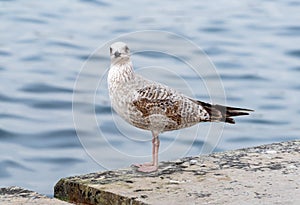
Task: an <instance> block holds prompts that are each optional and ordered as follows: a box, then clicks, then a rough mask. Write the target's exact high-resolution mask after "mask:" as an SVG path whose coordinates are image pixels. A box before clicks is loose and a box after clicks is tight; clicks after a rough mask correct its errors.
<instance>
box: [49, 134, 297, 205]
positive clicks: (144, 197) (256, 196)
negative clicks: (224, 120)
mask: <svg viewBox="0 0 300 205" xmlns="http://www.w3.org/2000/svg"><path fill="white" fill-rule="evenodd" d="M299 167H300V140H298V141H290V142H282V143H274V144H270V145H262V146H258V147H253V148H247V149H240V150H235V151H228V152H222V153H213V154H211V155H206V156H196V157H187V158H183V159H180V160H176V161H171V162H163V163H161V164H160V168H159V171H158V172H156V173H150V174H142V173H139V172H136V170H135V169H134V168H127V169H120V170H115V171H106V172H99V173H92V174H86V175H82V176H74V177H68V178H64V179H61V180H60V181H59V182H58V183H57V184H56V186H55V189H54V196H55V197H56V198H59V199H62V200H65V201H69V202H75V203H83V204H241V203H246V204H300V198H299V196H300V169H299ZM297 196H298V197H297Z"/></svg>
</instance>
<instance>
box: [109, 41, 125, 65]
mask: <svg viewBox="0 0 300 205" xmlns="http://www.w3.org/2000/svg"><path fill="white" fill-rule="evenodd" d="M129 58H130V51H129V48H128V46H127V45H126V44H125V43H123V42H116V43H113V44H112V45H111V46H110V59H111V62H112V63H117V62H121V61H123V60H129Z"/></svg>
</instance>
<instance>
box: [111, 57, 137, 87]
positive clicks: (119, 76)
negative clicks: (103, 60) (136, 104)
mask: <svg viewBox="0 0 300 205" xmlns="http://www.w3.org/2000/svg"><path fill="white" fill-rule="evenodd" d="M134 78H135V75H134V70H133V66H132V62H131V61H130V59H123V60H119V61H118V62H115V63H112V64H111V66H110V69H109V72H108V83H109V84H112V83H113V84H118V85H120V86H122V84H124V83H127V82H128V81H131V80H133V79H134Z"/></svg>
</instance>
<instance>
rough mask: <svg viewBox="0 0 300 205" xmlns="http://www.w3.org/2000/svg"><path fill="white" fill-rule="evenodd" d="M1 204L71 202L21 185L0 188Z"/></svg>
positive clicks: (63, 203) (47, 204) (31, 204)
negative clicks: (53, 197) (50, 196)
mask: <svg viewBox="0 0 300 205" xmlns="http://www.w3.org/2000/svg"><path fill="white" fill-rule="evenodd" d="M0 204H1V205H20V204H21V205H34V204H38V205H52V204H53V205H70V203H67V202H63V201H60V200H58V199H52V198H49V197H46V196H44V195H41V194H38V193H36V192H33V191H29V190H26V189H23V188H20V187H16V186H13V187H6V188H0Z"/></svg>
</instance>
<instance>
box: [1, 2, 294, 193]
mask: <svg viewBox="0 0 300 205" xmlns="http://www.w3.org/2000/svg"><path fill="white" fill-rule="evenodd" d="M299 7H300V3H299V2H298V1H294V0H288V1H283V0H281V1H266V0H265V1H258V0H257V1H247V2H245V1H243V2H242V1H231V2H230V4H229V3H228V2H227V1H222V0H219V1H217V2H216V1H212V2H203V3H199V2H196V1H186V2H185V3H184V4H182V3H181V1H178V3H174V1H172V2H171V1H164V2H153V1H149V2H146V3H145V2H144V3H142V2H141V1H123V2H120V3H113V2H111V1H98V0H81V1H71V0H62V1H59V2H55V3H51V1H33V0H26V1H25V0H23V1H14V0H11V1H0V18H1V24H0V37H1V38H0V79H1V81H0V82H1V86H0V107H1V111H0V142H1V143H0V186H11V185H18V186H23V187H25V188H29V189H33V190H36V191H38V192H41V193H44V194H47V195H50V196H51V195H52V194H53V191H52V188H53V186H54V184H55V183H56V181H57V180H58V179H60V178H62V177H66V176H70V175H75V174H84V173H89V172H94V171H100V170H104V168H107V167H105V166H104V167H103V164H104V165H105V164H106V162H109V164H110V167H113V168H121V167H126V166H128V165H129V164H130V163H132V156H145V157H144V158H149V156H147V155H148V154H149V152H150V141H148V142H146V143H144V142H141V141H137V142H130V140H128V139H127V138H126V137H122V133H119V132H118V131H116V130H117V127H116V125H113V124H112V123H111V121H109V118H108V117H109V116H112V115H111V109H110V104H109V101H108V99H101V100H100V98H99V104H97V106H96V107H95V110H96V118H97V119H98V120H100V121H101V123H102V125H101V126H102V129H103V132H105V133H106V134H107V133H108V135H109V136H110V138H109V139H107V140H108V141H109V143H110V144H111V145H112V147H113V148H114V149H117V151H118V155H115V156H112V155H108V154H107V150H109V149H112V147H109V146H106V144H105V143H104V144H102V145H100V146H98V145H97V144H95V146H94V147H92V148H90V149H91V151H87V152H86V150H85V149H84V148H83V146H82V144H81V143H80V140H81V141H82V140H83V139H80V140H79V138H78V137H77V134H78V133H76V131H75V128H74V123H73V116H72V114H73V113H72V95H73V86H74V84H75V80H76V77H77V75H78V73H79V72H80V69H81V66H82V65H83V63H84V61H85V60H86V59H87V58H88V56H89V55H90V54H91V53H92V52H93V51H94V50H95V49H96V48H97V47H98V46H101V45H103V44H104V43H105V42H107V41H109V40H112V39H113V38H116V37H118V36H119V35H121V34H124V33H127V32H133V31H138V30H144V29H147V30H149V29H150V30H151V29H155V30H163V31H170V32H174V33H177V34H180V35H183V36H184V37H186V38H188V39H190V40H192V41H193V42H195V43H196V44H197V45H199V46H200V47H201V48H202V49H203V50H204V51H205V52H206V53H207V54H208V55H209V57H210V58H211V60H212V61H213V63H214V64H215V65H216V68H217V71H218V73H219V74H220V76H221V79H222V82H223V85H224V88H225V92H226V96H227V104H229V105H233V106H242V107H247V108H252V109H255V110H256V112H255V113H253V114H252V115H251V116H250V117H242V118H239V119H237V124H236V125H234V126H231V125H226V126H225V128H224V131H223V134H222V137H221V139H220V141H219V143H218V146H217V147H216V149H215V150H214V151H222V150H230V149H237V148H242V147H249V146H253V145H260V144H264V143H272V142H279V141H287V140H292V139H299V138H300V137H299V131H300V127H299V123H300V118H299V114H300V108H299V106H298V105H299V99H300V92H299V91H300V82H299V77H300V48H299V45H300V25H299V22H300V16H299V14H298V13H299V12H298V11H299ZM140 44H142V45H143V44H147V42H146V41H145V42H140ZM191 55H193V56H196V55H197V53H194V54H191ZM153 59H154V60H155V59H157V60H158V61H159V55H158V56H157V55H151V54H149V53H148V54H145V55H142V54H141V55H136V56H135V57H134V59H133V60H134V62H136V65H137V67H143V66H146V65H143V63H145V64H146V63H147V62H148V61H149V62H150V61H151V60H152V61H153ZM92 60H93V63H94V66H95V68H97V65H98V63H99V65H100V63H101V62H102V63H103V62H104V64H107V65H109V58H108V56H107V57H105V56H104V57H96V58H95V59H92ZM170 63H171V65H173V64H174V65H175V64H176V63H175V62H170ZM172 63H173V64H172ZM98 69H99V71H98V70H97V69H95V70H93V71H92V72H91V73H89V74H90V75H87V78H90V79H97V78H99V77H100V76H98V75H97V73H98V72H99V73H100V72H104V71H103V69H106V68H100V66H99V67H98ZM101 69H102V70H101ZM140 72H141V73H142V74H143V70H141V71H140ZM144 72H145V73H146V72H149V70H148V71H147V69H145V70H144ZM183 75H184V73H183ZM152 77H154V78H156V77H158V76H155V74H154V75H152ZM162 78H163V79H165V80H166V79H167V80H168V83H169V84H170V85H174V86H175V87H176V82H178V81H176V79H173V78H171V77H170V78H168V73H165V74H164V75H162ZM186 79H190V81H191V82H196V83H197V82H198V83H199V86H200V85H201V84H202V82H200V81H198V80H197V79H196V78H193V76H191V75H189V74H186ZM177 87H180V86H178V85H177ZM87 88H88V86H87ZM196 97H198V98H201V99H202V100H208V97H207V96H206V94H205V93H201V92H199V93H196ZM97 99H98V98H97ZM100 102H101V103H100ZM84 108H85V106H83V107H82V109H81V110H79V111H78V113H77V114H78V115H80V116H82V117H83V119H84V117H86V116H90V115H92V114H93V112H92V111H91V110H88V109H84ZM76 112H77V111H76ZM113 116H114V115H113ZM115 118H117V116H115ZM116 120H117V121H118V120H119V119H116ZM86 124H87V125H86V126H87V127H88V124H89V123H88V122H87V123H86ZM83 126H85V125H83ZM117 126H119V128H120V126H121V128H120V129H121V130H124V132H127V133H129V135H132V136H131V137H132V138H134V139H135V138H136V139H138V138H141V139H143V140H146V139H148V138H149V137H150V133H146V132H144V131H140V130H135V129H132V128H128V127H126V125H124V126H125V127H124V126H123V127H122V125H117ZM208 127H209V126H208V125H200V126H199V130H200V131H199V133H200V134H199V135H200V136H198V137H197V138H196V139H193V138H182V137H177V138H176V143H174V141H173V138H172V136H173V135H175V136H177V134H178V133H177V132H174V133H170V134H167V133H166V134H165V135H163V136H162V152H163V154H162V156H161V160H171V159H174V158H175V157H176V154H175V153H174V152H176V150H177V149H180V147H184V146H189V145H191V143H192V147H191V149H190V150H189V152H187V153H186V154H187V155H189V154H195V153H197V152H199V149H200V148H201V146H202V145H203V140H204V139H203V138H201V132H202V131H203V130H205V131H207V130H208ZM77 131H78V130H77ZM81 131H82V133H85V134H84V136H85V139H88V140H90V141H91V142H93V140H96V137H92V136H93V132H92V131H91V130H88V129H87V130H79V132H81ZM85 139H84V140H85ZM96 152H97V153H98V155H97V156H99V155H100V158H99V159H98V160H100V161H101V162H102V163H100V164H101V165H102V166H100V165H99V164H98V163H97V162H96V161H97V160H96V161H95V157H94V158H91V157H90V155H91V154H92V153H96ZM120 153H121V154H120ZM180 154H182V153H180ZM119 156H122V157H119ZM144 158H142V157H141V159H140V160H138V161H143V160H144ZM142 159H143V160H142ZM110 167H109V168H110Z"/></svg>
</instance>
